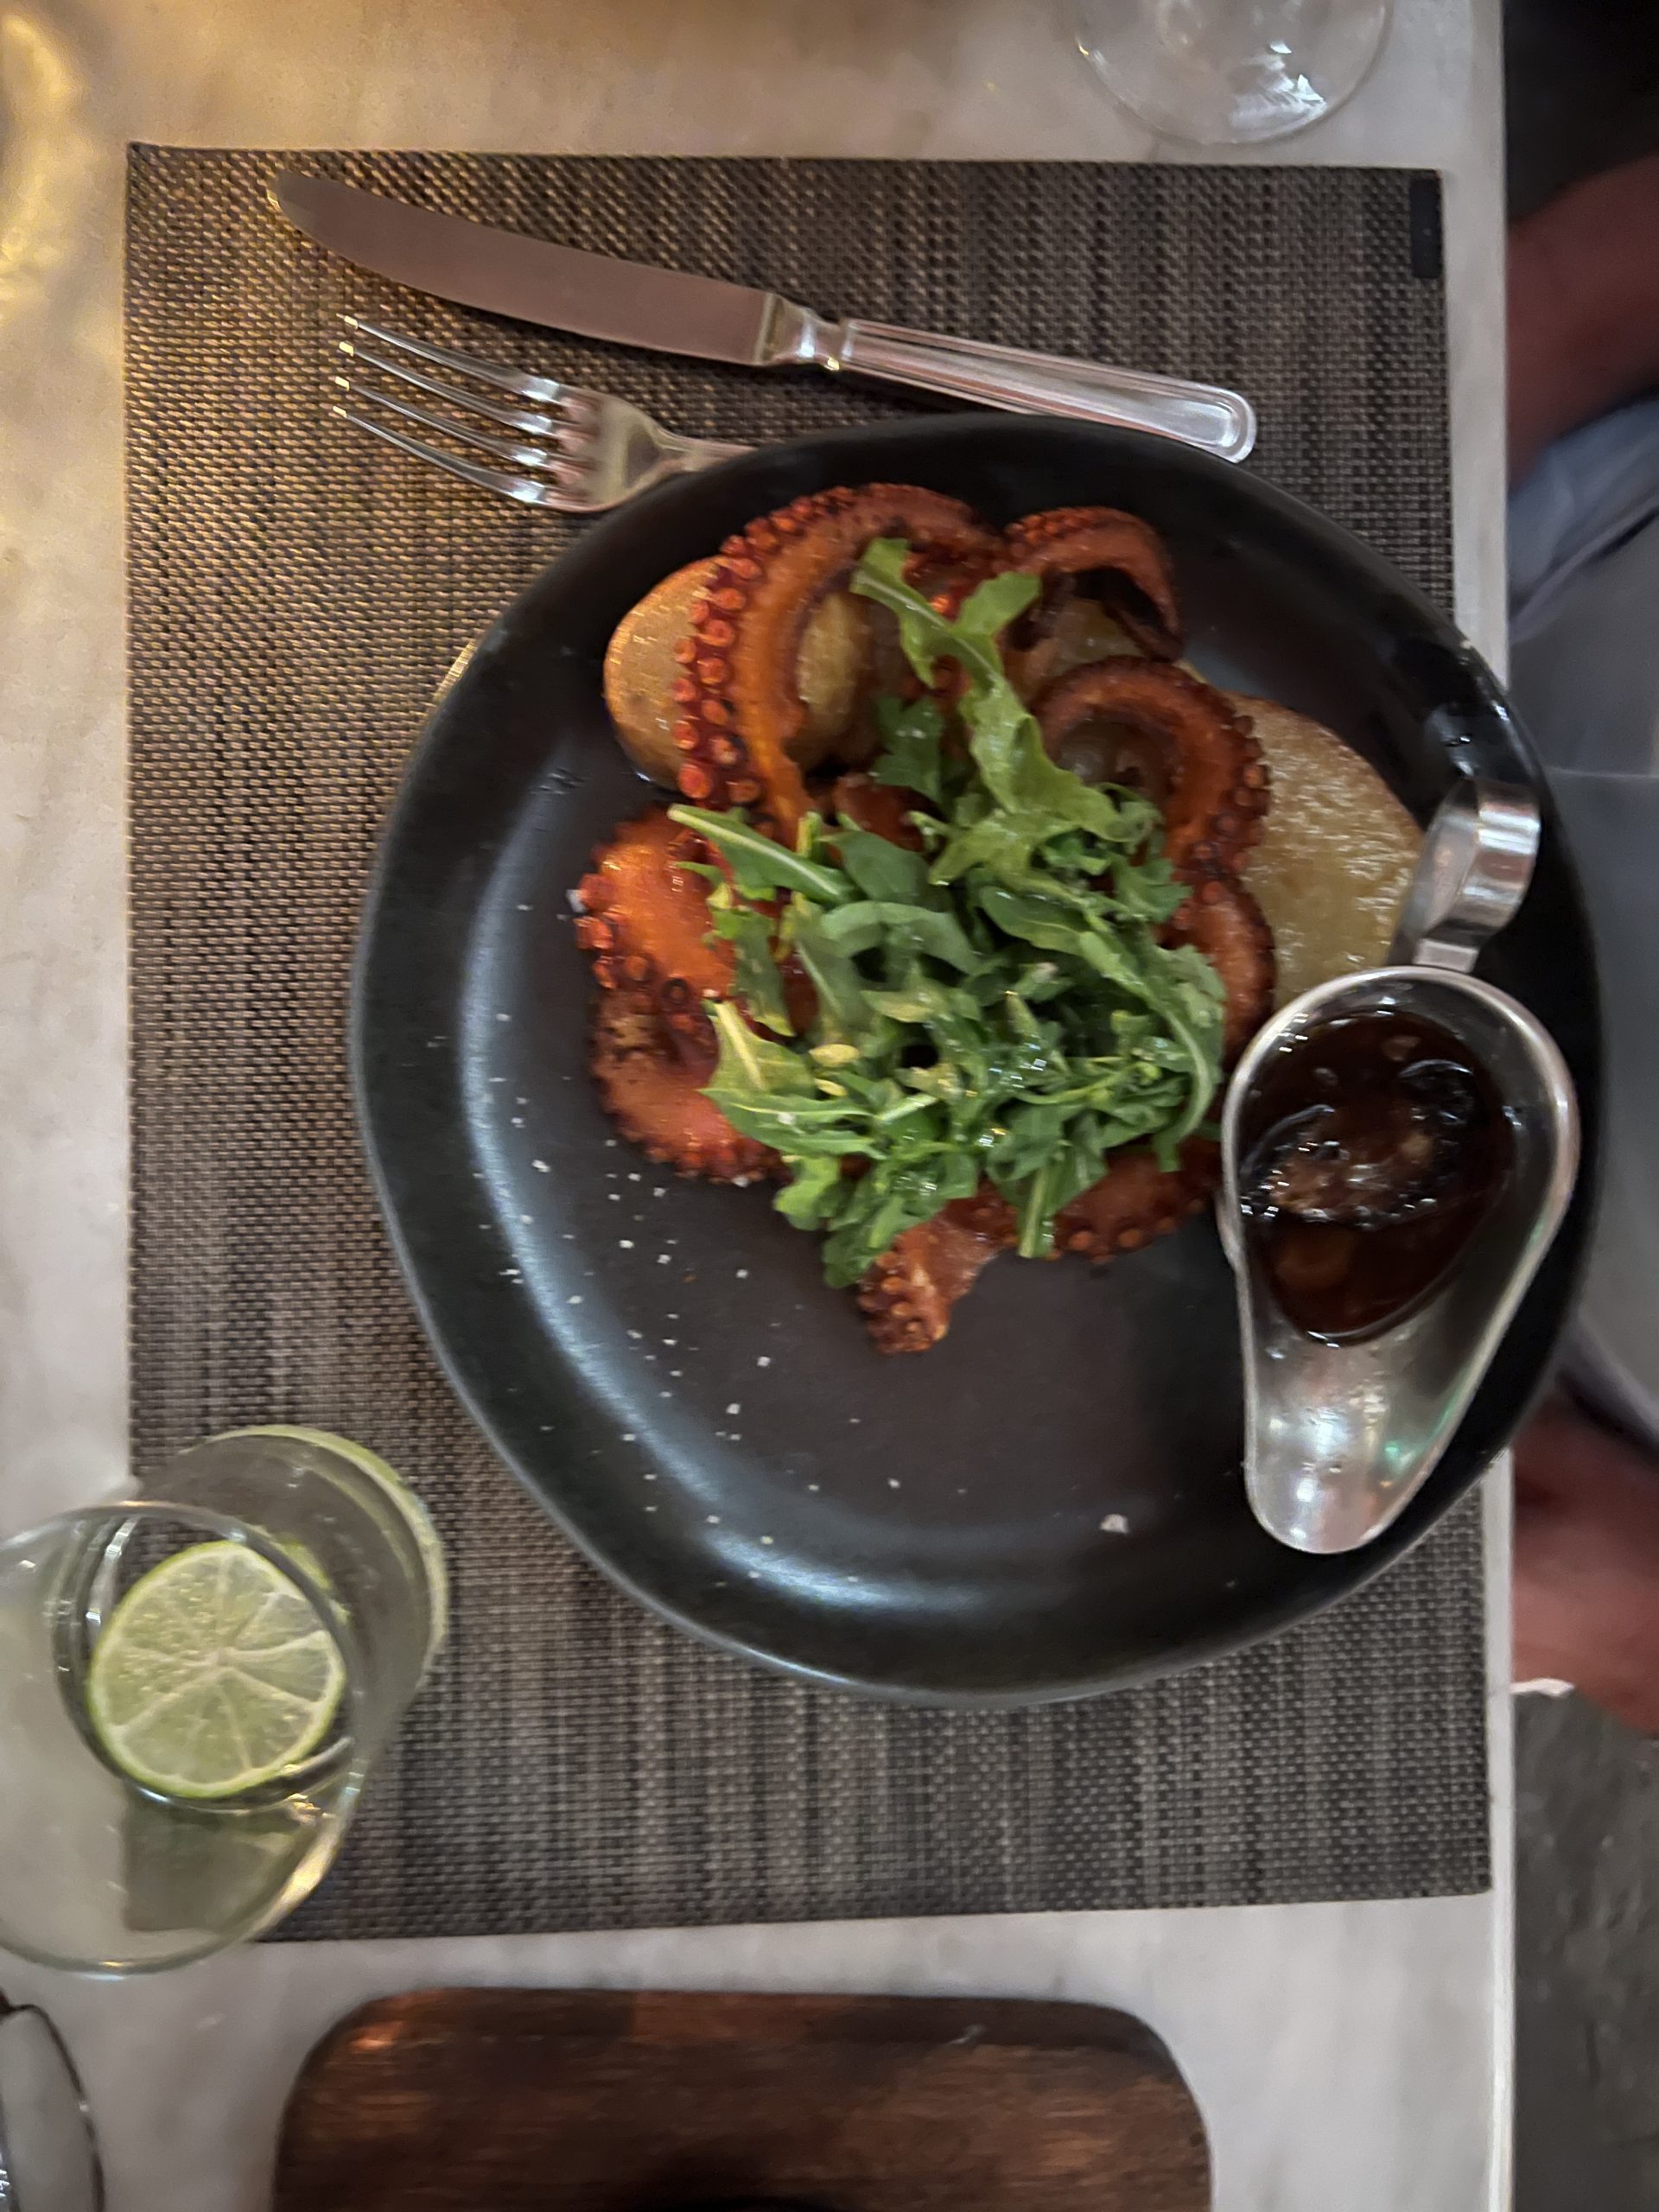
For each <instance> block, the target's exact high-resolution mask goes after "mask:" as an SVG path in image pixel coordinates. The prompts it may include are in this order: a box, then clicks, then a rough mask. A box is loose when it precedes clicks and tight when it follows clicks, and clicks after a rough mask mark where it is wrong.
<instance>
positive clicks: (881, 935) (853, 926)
mask: <svg viewBox="0 0 1659 2212" xmlns="http://www.w3.org/2000/svg"><path fill="white" fill-rule="evenodd" d="M823 930H824V933H825V935H826V936H827V937H829V938H831V939H832V940H833V942H834V943H835V944H838V945H839V946H840V947H841V948H842V950H843V951H844V952H868V951H870V950H873V949H874V947H875V946H876V945H878V944H895V945H898V946H899V947H902V948H905V949H907V950H912V951H915V952H920V953H925V954H926V955H927V957H929V958H930V959H933V960H942V961H944V963H945V965H946V966H947V967H950V968H957V969H962V970H963V972H964V973H966V972H968V971H969V970H970V969H975V968H977V967H978V966H979V964H980V956H979V954H978V953H977V952H976V951H975V950H974V948H973V946H972V945H971V944H969V941H968V938H967V937H966V935H965V934H964V933H963V927H962V925H961V923H960V922H959V921H957V918H956V916H955V915H954V914H940V913H935V912H933V911H932V910H931V908H930V907H926V906H907V905H905V904H903V903H902V902H899V901H896V900H893V899H858V900H855V902H854V904H853V905H851V906H836V907H834V908H833V909H832V910H831V911H830V912H829V913H827V914H826V915H825V916H824V918H823Z"/></svg>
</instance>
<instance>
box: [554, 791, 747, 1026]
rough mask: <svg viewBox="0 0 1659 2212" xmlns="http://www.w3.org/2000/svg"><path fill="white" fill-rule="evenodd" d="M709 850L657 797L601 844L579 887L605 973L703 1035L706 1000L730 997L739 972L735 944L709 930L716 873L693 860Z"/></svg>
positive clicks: (582, 936) (580, 927)
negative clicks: (711, 876)
mask: <svg viewBox="0 0 1659 2212" xmlns="http://www.w3.org/2000/svg"><path fill="white" fill-rule="evenodd" d="M708 857H709V856H708V854H707V852H706V850H705V849H704V848H703V846H702V840H701V839H700V838H698V837H697V836H696V834H695V833H694V832H690V831H687V830H685V829H681V828H679V827H678V826H677V824H676V823H672V822H671V821H670V820H669V818H668V813H667V810H666V809H665V808H663V807H660V806H658V807H652V809H651V810H650V811H649V812H648V813H645V814H642V815H641V816H640V817H639V819H638V820H637V821H633V822H626V823H623V825H622V827H621V828H620V829H619V830H618V831H617V833H616V835H615V836H613V838H612V839H611V840H610V842H609V843H608V844H605V845H601V846H600V847H599V848H598V849H596V850H595V852H594V864H593V868H592V869H591V870H590V872H589V873H588V874H587V875H585V876H583V878H582V881H581V883H580V884H579V885H578V887H577V891H576V896H577V899H578V900H579V901H580V904H581V906H582V918H581V919H580V920H579V921H578V922H577V924H576V935H577V938H578V941H579V942H580V943H581V944H582V945H583V946H584V947H585V948H586V949H587V950H588V951H590V952H591V953H592V954H593V956H594V976H595V978H596V980H597V981H598V982H599V983H600V984H601V986H602V987H603V988H606V989H607V990H616V989H626V990H631V991H634V992H637V993H639V994H642V995H644V996H645V997H646V998H647V999H649V1000H650V1001H652V1004H653V1005H654V1006H655V1007H656V1008H657V1010H658V1012H659V1013H660V1014H661V1015H662V1017H663V1019H664V1021H665V1023H666V1024H667V1025H668V1026H669V1027H671V1028H674V1029H677V1030H680V1031H682V1032H683V1033H687V1034H690V1035H695V1036H697V1037H700V1038H703V1037H707V1036H708V1034H709V1018H708V1016H707V1015H706V1014H704V1012H703V1010H702V1001H703V1000H704V999H705V998H708V997H711V996H712V997H724V996H725V995H727V994H728V992H729V991H730V989H731V987H732V973H733V960H732V949H731V947H730V946H729V945H728V944H723V943H722V942H721V940H720V939H719V938H714V937H711V935H710V925H709V883H708V880H707V878H706V877H703V876H701V875H698V874H696V873H695V870H694V869H693V868H692V867H690V866H689V865H688V862H690V861H706V860H707V858H708Z"/></svg>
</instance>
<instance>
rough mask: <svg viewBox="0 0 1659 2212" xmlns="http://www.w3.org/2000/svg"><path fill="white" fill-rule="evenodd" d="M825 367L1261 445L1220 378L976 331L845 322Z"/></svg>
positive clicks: (1233, 456) (1227, 446) (1220, 442)
mask: <svg viewBox="0 0 1659 2212" xmlns="http://www.w3.org/2000/svg"><path fill="white" fill-rule="evenodd" d="M819 359H821V360H822V361H823V365H824V366H825V367H826V368H835V369H855V370H856V371H857V372H859V374H860V375H861V376H867V377H880V378H883V379H884V380H885V381H886V382H887V383H889V384H908V385H919V387H920V388H921V389H922V390H923V391H942V392H947V393H949V394H950V397H952V398H953V399H966V400H970V401H972V402H973V404H975V405H976V406H979V407H1006V408H1008V409H1010V410H1012V411H1013V412H1014V414H1017V415H1070V416H1075V417H1077V419H1078V420H1079V421H1081V422H1084V423H1115V424H1116V425H1117V426H1118V427H1119V428H1120V429H1131V430H1152V431H1155V432H1156V433H1157V434H1158V435H1160V437H1166V438H1180V439H1182V440H1184V441H1185V443H1186V444H1188V445H1190V446H1199V447H1202V448H1203V449H1204V451H1205V452H1206V453H1212V454H1216V455H1217V456H1218V458H1219V459H1221V460H1223V461H1243V458H1244V456H1245V455H1246V454H1248V453H1249V450H1250V448H1251V447H1252V446H1253V445H1254V444H1255V409H1254V408H1253V407H1252V406H1251V404H1250V403H1249V400H1248V399H1246V398H1244V397H1243V395H1242V394H1241V393H1239V392H1236V391H1226V390H1224V388H1223V387H1222V386H1220V385H1210V384H1188V383H1186V382H1185V381H1184V380H1183V379H1182V378H1179V377H1156V376H1147V375H1145V374H1143V373H1141V372H1140V371H1139V370H1136V369H1109V368H1105V367H1103V366H1102V365H1101V364H1100V363H1098V362H1096V361H1071V360H1066V359H1063V358H1062V357H1061V356H1060V355H1058V354H1057V353H1021V352H1020V350H1019V349H1018V348H1017V347H1015V346H991V345H987V344H983V343H982V342H981V341H980V340H976V339H972V338H938V337H931V336H929V335H928V334H926V333H925V332H923V331H919V330H896V329H893V327H890V326H889V325H888V324H887V323H882V322H856V321H849V322H845V323H843V324H842V325H841V327H840V330H839V332H838V333H837V334H836V343H835V345H834V346H832V347H828V348H826V349H825V351H824V352H823V353H821V354H820V355H819Z"/></svg>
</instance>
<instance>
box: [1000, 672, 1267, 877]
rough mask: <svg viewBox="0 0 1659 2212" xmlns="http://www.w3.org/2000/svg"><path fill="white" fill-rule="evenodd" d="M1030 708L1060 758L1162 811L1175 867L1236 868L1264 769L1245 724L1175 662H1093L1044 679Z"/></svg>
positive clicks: (1259, 806) (1255, 830) (1248, 840)
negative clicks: (1124, 787) (1134, 793)
mask: <svg viewBox="0 0 1659 2212" xmlns="http://www.w3.org/2000/svg"><path fill="white" fill-rule="evenodd" d="M1033 713H1034V714H1035V715H1036V717H1037V721H1038V724H1039V728H1041V730H1042V733H1043V742H1044V744H1045V746H1046V747H1047V749H1048V752H1049V753H1050V755H1051V756H1052V758H1053V759H1054V760H1058V761H1059V762H1060V763H1061V765H1062V766H1065V767H1071V768H1074V769H1076V771H1077V772H1078V773H1079V774H1082V775H1083V776H1084V780H1085V781H1086V782H1090V783H1107V784H1122V785H1128V787H1129V788H1130V789H1131V790H1136V791H1141V792H1143V793H1144V794H1145V795H1146V797H1147V798H1150V799H1152V800H1153V801H1154V804H1157V805H1158V806H1159V807H1160V809H1161V810H1162V812H1163V817H1164V854H1165V856H1166V859H1167V860H1168V861H1170V862H1171V864H1172V865H1173V867H1175V868H1178V869H1181V870H1185V869H1188V868H1236V866H1237V864H1238V862H1239V861H1240V860H1241V859H1242V858H1243V855H1244V854H1245V853H1247V852H1248V851H1249V848H1250V847H1251V846H1252V845H1253V844H1254V843H1255V841H1256V839H1257V838H1258V837H1259V836H1260V835H1261V834H1262V817H1264V816H1265V814H1266V812H1267V809H1268V771H1267V767H1266V765H1265V764H1264V762H1263V760H1262V753H1261V748H1260V747H1259V746H1258V745H1257V744H1256V742H1255V738H1254V736H1253V735H1252V734H1251V731H1250V726H1249V721H1246V720H1245V719H1244V717H1243V716H1242V715H1237V714H1236V713H1235V712H1234V711H1233V709H1232V707H1231V705H1230V703H1229V702H1228V700H1227V699H1226V698H1225V696H1224V695H1223V694H1222V693H1221V692H1219V691H1217V690H1214V689H1213V688H1212V687H1211V685H1210V684H1208V683H1203V682H1202V681H1201V680H1200V679H1199V678H1198V677H1196V676H1189V675H1188V674H1187V672H1186V671H1185V669H1180V668H1172V667H1170V666H1168V665H1167V664H1165V663H1163V662H1160V661H1147V660H1131V659H1127V658H1121V659H1116V660H1105V661H1097V662H1096V663H1095V664H1093V665H1092V666H1090V667H1087V668H1077V669H1073V670H1072V671H1071V674H1070V675H1069V676H1063V677H1060V678H1059V680H1058V682H1057V683H1052V684H1050V685H1049V687H1048V689H1047V690H1046V691H1044V692H1043V693H1042V694H1041V696H1039V698H1038V700H1037V701H1036V702H1035V705H1034V706H1033Z"/></svg>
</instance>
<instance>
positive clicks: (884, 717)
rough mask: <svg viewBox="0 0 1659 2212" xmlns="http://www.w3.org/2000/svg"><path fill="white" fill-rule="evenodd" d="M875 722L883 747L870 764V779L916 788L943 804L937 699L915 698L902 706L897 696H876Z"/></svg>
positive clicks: (941, 719) (902, 788)
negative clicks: (911, 702) (878, 697)
mask: <svg viewBox="0 0 1659 2212" xmlns="http://www.w3.org/2000/svg"><path fill="white" fill-rule="evenodd" d="M875 721H876V728H878V729H879V730H880V733H881V739H882V743H883V745H884V747H885V748H886V749H885V750H884V751H883V752H882V753H881V754H880V757H879V758H878V759H877V760H875V762H874V764H873V766H871V769H870V775H871V778H872V779H873V780H874V782H876V783H878V784H892V785H897V787H898V788H899V790H900V791H916V792H918V794H919V795H920V796H921V797H922V798H931V800H932V802H933V804H934V805H935V806H943V805H944V751H943V745H944V715H942V714H941V713H940V711H939V705H938V700H937V699H918V700H917V701H915V702H914V703H913V704H912V705H911V706H908V707H906V706H902V705H900V703H899V701H898V700H897V699H878V700H877V702H876V705H875Z"/></svg>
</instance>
